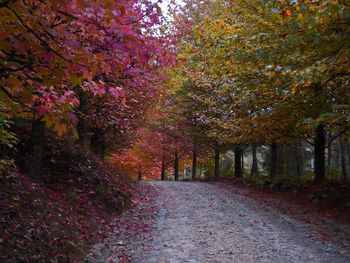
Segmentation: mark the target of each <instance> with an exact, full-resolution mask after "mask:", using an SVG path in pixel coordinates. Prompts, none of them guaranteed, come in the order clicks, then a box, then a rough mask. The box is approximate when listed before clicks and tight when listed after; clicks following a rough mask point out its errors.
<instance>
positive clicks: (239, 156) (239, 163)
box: [235, 146, 242, 178]
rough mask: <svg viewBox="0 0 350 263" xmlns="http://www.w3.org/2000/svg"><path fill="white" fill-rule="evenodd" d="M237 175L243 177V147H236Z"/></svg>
mask: <svg viewBox="0 0 350 263" xmlns="http://www.w3.org/2000/svg"><path fill="white" fill-rule="evenodd" d="M235 177H236V178H241V177H242V149H241V147H239V146H237V147H235Z"/></svg>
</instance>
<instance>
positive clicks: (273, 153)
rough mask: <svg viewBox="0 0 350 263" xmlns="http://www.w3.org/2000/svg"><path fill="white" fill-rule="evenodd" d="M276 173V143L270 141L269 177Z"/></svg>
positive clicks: (274, 175)
mask: <svg viewBox="0 0 350 263" xmlns="http://www.w3.org/2000/svg"><path fill="white" fill-rule="evenodd" d="M276 173H277V144H276V143H275V142H273V143H271V162H270V177H271V178H275V177H276Z"/></svg>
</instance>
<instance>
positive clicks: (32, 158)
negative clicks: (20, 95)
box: [26, 120, 45, 181]
mask: <svg viewBox="0 0 350 263" xmlns="http://www.w3.org/2000/svg"><path fill="white" fill-rule="evenodd" d="M44 135H45V123H44V122H43V121H41V120H33V121H32V130H31V138H30V148H29V151H28V155H27V164H26V168H27V169H26V170H27V173H28V175H29V176H30V177H31V178H33V179H34V180H37V181H40V180H41V175H42V163H43V159H44Z"/></svg>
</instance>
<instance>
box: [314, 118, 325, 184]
mask: <svg viewBox="0 0 350 263" xmlns="http://www.w3.org/2000/svg"><path fill="white" fill-rule="evenodd" d="M315 133H316V134H315V135H316V136H315V139H314V144H315V167H314V172H315V181H317V182H320V181H323V180H324V179H325V176H326V171H325V146H326V132H325V129H324V125H323V124H319V125H318V126H317V128H316V131H315Z"/></svg>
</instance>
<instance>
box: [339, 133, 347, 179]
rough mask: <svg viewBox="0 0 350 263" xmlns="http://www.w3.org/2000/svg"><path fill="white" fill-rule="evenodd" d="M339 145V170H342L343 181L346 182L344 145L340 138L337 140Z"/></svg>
mask: <svg viewBox="0 0 350 263" xmlns="http://www.w3.org/2000/svg"><path fill="white" fill-rule="evenodd" d="M339 143H340V152H341V170H342V174H343V178H344V180H345V181H347V179H348V175H347V171H346V153H345V145H344V142H343V140H342V138H340V139H339Z"/></svg>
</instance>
